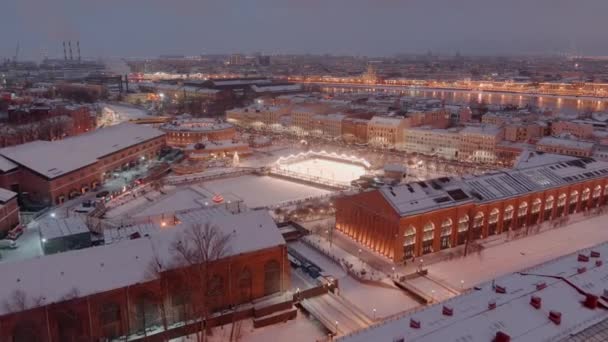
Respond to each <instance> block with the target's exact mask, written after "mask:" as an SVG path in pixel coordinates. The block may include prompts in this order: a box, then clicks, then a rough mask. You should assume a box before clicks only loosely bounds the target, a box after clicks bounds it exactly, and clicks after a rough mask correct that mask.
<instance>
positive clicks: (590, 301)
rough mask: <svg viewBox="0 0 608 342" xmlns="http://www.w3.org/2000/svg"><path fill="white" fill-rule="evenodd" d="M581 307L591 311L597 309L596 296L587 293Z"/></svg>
mask: <svg viewBox="0 0 608 342" xmlns="http://www.w3.org/2000/svg"><path fill="white" fill-rule="evenodd" d="M583 305H584V306H585V307H586V308H588V309H592V310H593V309H595V308H597V296H596V295H592V294H590V293H588V294H587V295H586V296H585V301H584V302H583Z"/></svg>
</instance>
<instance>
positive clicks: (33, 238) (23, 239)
mask: <svg viewBox="0 0 608 342" xmlns="http://www.w3.org/2000/svg"><path fill="white" fill-rule="evenodd" d="M16 242H17V246H18V247H17V248H16V249H0V262H10V261H18V260H25V259H31V258H35V257H38V256H41V255H42V246H41V245H40V234H39V233H38V226H37V225H35V224H30V225H29V226H28V227H27V228H26V229H25V231H24V232H23V234H22V235H21V236H20V237H19V238H18V239H17V241H16Z"/></svg>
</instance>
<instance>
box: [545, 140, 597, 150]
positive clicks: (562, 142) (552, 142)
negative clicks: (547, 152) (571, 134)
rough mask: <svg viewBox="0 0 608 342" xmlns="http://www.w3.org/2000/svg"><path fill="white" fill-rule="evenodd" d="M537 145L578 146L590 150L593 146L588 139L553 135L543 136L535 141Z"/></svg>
mask: <svg viewBox="0 0 608 342" xmlns="http://www.w3.org/2000/svg"><path fill="white" fill-rule="evenodd" d="M537 144H538V145H548V146H566V147H570V148H578V149H584V150H590V149H592V148H593V145H594V144H593V143H592V142H588V141H580V140H573V139H561V138H555V137H544V138H542V139H540V140H539V141H538V143H537Z"/></svg>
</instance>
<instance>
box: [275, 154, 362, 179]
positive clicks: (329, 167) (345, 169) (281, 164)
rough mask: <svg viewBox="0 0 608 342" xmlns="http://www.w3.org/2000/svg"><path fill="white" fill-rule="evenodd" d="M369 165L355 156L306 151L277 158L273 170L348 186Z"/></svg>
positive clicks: (291, 175) (286, 174)
mask: <svg viewBox="0 0 608 342" xmlns="http://www.w3.org/2000/svg"><path fill="white" fill-rule="evenodd" d="M369 167H370V164H369V162H367V161H366V160H365V159H362V158H358V157H355V156H348V155H345V154H337V153H335V152H332V153H328V152H325V151H321V152H314V151H308V152H303V153H298V154H295V155H290V156H288V157H281V158H279V160H278V161H277V162H276V164H275V166H274V168H273V169H274V170H273V172H275V173H279V174H282V175H285V176H290V177H294V178H299V179H302V180H307V181H311V182H315V183H320V184H327V185H336V186H350V183H351V182H352V181H353V180H355V179H359V178H360V177H361V176H363V175H365V174H366V172H367V169H368V168H369Z"/></svg>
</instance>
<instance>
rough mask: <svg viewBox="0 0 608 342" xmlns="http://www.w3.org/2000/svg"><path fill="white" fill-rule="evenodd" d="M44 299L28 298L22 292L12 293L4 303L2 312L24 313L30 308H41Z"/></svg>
mask: <svg viewBox="0 0 608 342" xmlns="http://www.w3.org/2000/svg"><path fill="white" fill-rule="evenodd" d="M43 302H44V297H34V298H28V295H27V293H26V292H25V291H23V290H15V291H13V294H12V297H11V299H7V300H5V301H4V303H3V305H4V311H6V312H19V311H25V310H27V309H30V308H35V307H39V306H42V303H43Z"/></svg>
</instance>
